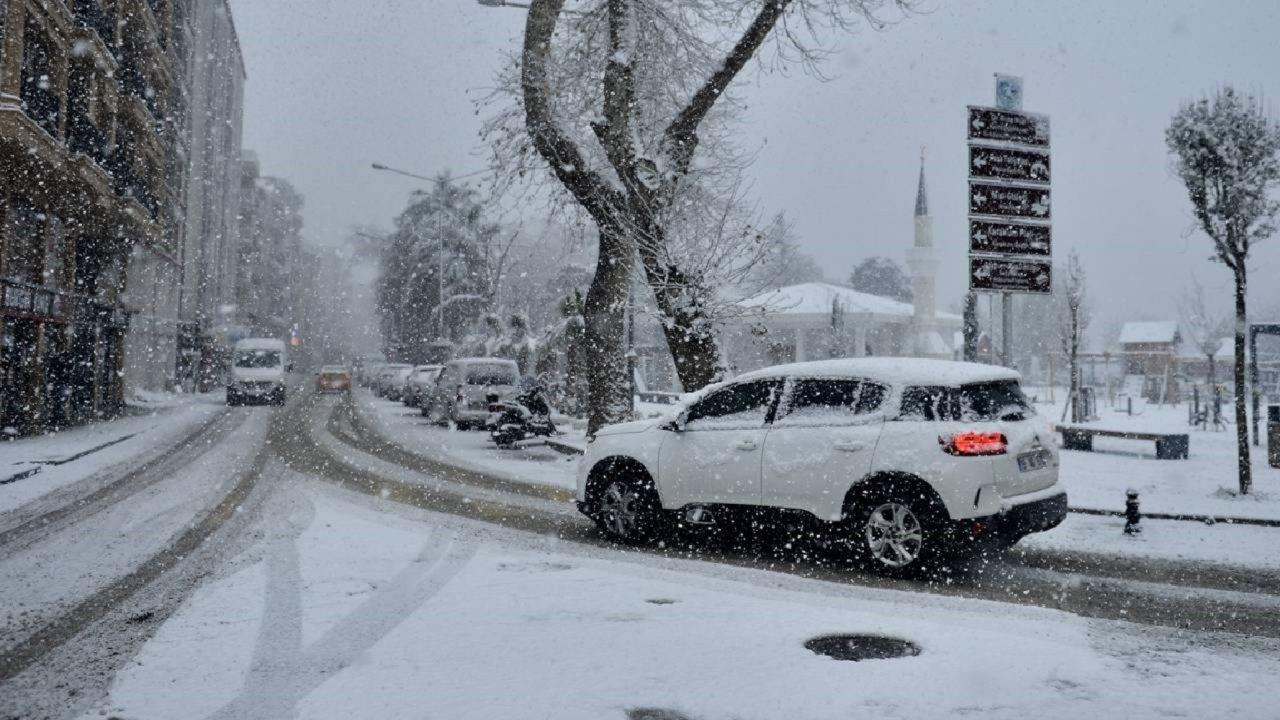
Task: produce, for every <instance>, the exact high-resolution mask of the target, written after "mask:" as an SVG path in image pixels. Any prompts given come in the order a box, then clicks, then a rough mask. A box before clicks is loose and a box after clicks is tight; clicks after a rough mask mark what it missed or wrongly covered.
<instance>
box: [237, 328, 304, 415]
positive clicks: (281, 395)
mask: <svg viewBox="0 0 1280 720" xmlns="http://www.w3.org/2000/svg"><path fill="white" fill-rule="evenodd" d="M290 369H291V365H290V363H289V359H288V355H287V354H286V349H285V345H284V341H283V340H277V339H275V338H245V339H243V340H240V341H237V342H236V344H235V345H234V346H232V349H231V370H230V373H229V377H228V378H227V404H228V405H245V404H249V403H258V404H262V403H271V404H272V405H283V404H284V403H285V375H286V374H287V373H288V371H289V370H290Z"/></svg>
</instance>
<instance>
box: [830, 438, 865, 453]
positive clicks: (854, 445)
mask: <svg viewBox="0 0 1280 720" xmlns="http://www.w3.org/2000/svg"><path fill="white" fill-rule="evenodd" d="M836 449H837V450H843V451H844V452H860V451H862V450H866V449H867V444H866V443H864V442H858V441H857V440H838V441H836Z"/></svg>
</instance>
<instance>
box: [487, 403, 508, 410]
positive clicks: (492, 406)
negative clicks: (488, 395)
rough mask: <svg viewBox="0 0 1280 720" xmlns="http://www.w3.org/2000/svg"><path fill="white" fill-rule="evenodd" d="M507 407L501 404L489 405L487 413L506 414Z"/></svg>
mask: <svg viewBox="0 0 1280 720" xmlns="http://www.w3.org/2000/svg"><path fill="white" fill-rule="evenodd" d="M506 411H507V406H506V405H503V404H502V403H490V404H489V412H506Z"/></svg>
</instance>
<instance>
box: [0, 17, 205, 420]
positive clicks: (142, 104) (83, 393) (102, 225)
mask: <svg viewBox="0 0 1280 720" xmlns="http://www.w3.org/2000/svg"><path fill="white" fill-rule="evenodd" d="M189 3H190V0H0V167H2V168H3V169H4V171H3V172H0V290H2V295H0V428H3V429H4V431H5V432H10V433H13V432H17V433H23V432H29V431H32V430H36V429H39V428H42V427H47V426H50V425H55V426H56V425H60V424H63V423H67V422H75V421H78V420H82V419H86V418H91V417H101V416H106V415H111V414H113V413H115V412H117V411H118V410H119V409H120V408H121V407H122V405H123V401H124V383H126V382H134V383H137V385H138V386H140V387H159V386H162V385H163V384H164V381H165V378H166V377H167V375H171V374H172V368H173V366H174V347H175V338H176V330H177V315H176V309H177V307H178V289H179V286H180V277H181V264H180V252H181V243H180V241H181V238H182V233H183V228H184V227H185V218H184V214H185V204H186V203H185V194H186V178H187V168H188V159H189V153H190V147H189V139H188V138H189V133H188V129H187V128H188V122H189V118H188V107H189V87H188V86H189V72H188V71H189V66H190V57H191V53H190V47H191V39H192V36H191V27H190V22H189V19H188V10H189Z"/></svg>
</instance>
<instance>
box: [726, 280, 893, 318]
mask: <svg viewBox="0 0 1280 720" xmlns="http://www.w3.org/2000/svg"><path fill="white" fill-rule="evenodd" d="M836 301H839V303H840V306H841V307H842V308H844V311H845V312H848V313H875V314H880V315H902V316H904V317H910V316H911V314H912V312H913V311H914V308H913V307H912V306H911V304H910V303H904V302H899V301H897V300H892V299H890V298H886V297H880V296H879V295H872V294H870V293H864V292H859V291H857V290H854V289H853V288H847V287H841V286H839V285H831V284H829V283H822V282H811V283H801V284H799V285H788V286H787V287H782V288H778V289H776V290H766V291H765V292H762V293H760V294H759V295H756V296H754V297H750V298H747V299H746V300H743V301H741V302H739V303H738V305H740V306H741V307H746V308H760V309H762V310H764V311H765V312H768V313H776V314H779V315H822V314H826V315H830V314H831V306H832V304H833V303H835V302H836Z"/></svg>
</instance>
